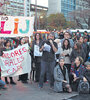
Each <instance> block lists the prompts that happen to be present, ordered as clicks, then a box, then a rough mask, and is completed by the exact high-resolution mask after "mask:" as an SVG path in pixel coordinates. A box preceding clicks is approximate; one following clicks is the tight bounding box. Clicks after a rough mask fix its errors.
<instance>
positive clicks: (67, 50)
mask: <svg viewBox="0 0 90 100" xmlns="http://www.w3.org/2000/svg"><path fill="white" fill-rule="evenodd" d="M71 52H72V48H71V46H70V42H69V40H68V39H65V40H64V41H63V44H62V48H61V52H60V56H63V57H64V58H65V61H64V63H65V66H66V67H67V69H68V72H69V73H70V69H71V61H70V55H71Z"/></svg>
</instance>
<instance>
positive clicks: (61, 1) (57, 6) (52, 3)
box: [48, 0, 76, 20]
mask: <svg viewBox="0 0 90 100" xmlns="http://www.w3.org/2000/svg"><path fill="white" fill-rule="evenodd" d="M75 8H76V0H49V9H48V15H50V14H55V13H63V14H64V16H65V18H66V19H67V20H69V18H68V14H69V13H70V12H72V11H74V10H75Z"/></svg>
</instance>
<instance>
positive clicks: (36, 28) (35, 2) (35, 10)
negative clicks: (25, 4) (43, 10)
mask: <svg viewBox="0 0 90 100" xmlns="http://www.w3.org/2000/svg"><path fill="white" fill-rule="evenodd" d="M35 31H37V0H35Z"/></svg>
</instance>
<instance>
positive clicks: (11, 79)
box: [3, 39, 16, 85]
mask: <svg viewBox="0 0 90 100" xmlns="http://www.w3.org/2000/svg"><path fill="white" fill-rule="evenodd" d="M4 46H5V48H4V49H3V51H9V50H11V49H12V47H11V42H10V40H8V39H7V40H6V42H5V43H4ZM9 78H10V84H13V85H16V83H15V82H14V80H13V78H12V77H9ZM5 82H6V84H9V82H8V80H7V77H5Z"/></svg>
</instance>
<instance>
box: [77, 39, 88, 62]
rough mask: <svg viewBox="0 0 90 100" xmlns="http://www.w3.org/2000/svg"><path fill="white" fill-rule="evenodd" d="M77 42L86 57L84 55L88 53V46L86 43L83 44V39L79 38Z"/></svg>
mask: <svg viewBox="0 0 90 100" xmlns="http://www.w3.org/2000/svg"><path fill="white" fill-rule="evenodd" d="M78 42H79V43H80V44H81V46H82V49H83V50H84V53H85V57H86V55H87V53H88V45H87V44H86V43H84V39H83V37H79V41H78ZM85 61H86V58H85Z"/></svg>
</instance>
